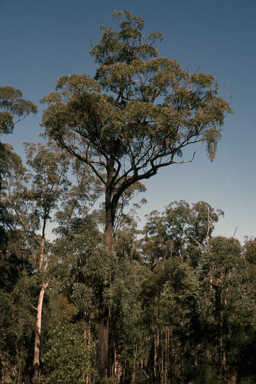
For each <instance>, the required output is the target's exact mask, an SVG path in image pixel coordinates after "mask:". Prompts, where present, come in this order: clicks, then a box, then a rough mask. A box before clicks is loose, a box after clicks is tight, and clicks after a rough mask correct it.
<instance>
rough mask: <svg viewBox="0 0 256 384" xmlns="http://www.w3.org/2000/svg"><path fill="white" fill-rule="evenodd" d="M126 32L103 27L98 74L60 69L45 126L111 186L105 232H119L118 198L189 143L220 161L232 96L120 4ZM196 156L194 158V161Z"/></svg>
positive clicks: (177, 157) (97, 52)
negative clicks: (161, 48) (162, 51)
mask: <svg viewBox="0 0 256 384" xmlns="http://www.w3.org/2000/svg"><path fill="white" fill-rule="evenodd" d="M113 18H114V19H117V20H118V21H119V27H120V28H119V31H116V30H115V29H114V28H113V27H106V26H101V31H102V37H101V39H100V41H99V42H98V44H96V45H94V46H93V47H92V48H91V50H90V53H91V55H92V56H93V57H94V58H95V62H96V64H97V68H96V74H95V77H94V78H90V77H89V76H88V75H86V74H83V75H75V74H71V75H69V76H61V77H60V78H59V79H58V81H57V87H56V92H52V93H50V94H49V95H48V96H47V97H45V98H43V102H45V103H48V107H47V108H46V110H45V111H44V113H43V119H42V125H43V126H44V127H45V129H46V133H47V135H49V137H50V138H52V139H54V140H55V141H56V142H57V143H58V145H59V146H60V147H62V148H64V149H66V150H67V151H68V152H69V153H71V154H72V155H74V156H75V157H77V158H78V159H79V160H80V161H82V162H84V163H86V164H88V165H89V166H90V167H91V169H92V170H93V171H94V173H95V174H96V175H97V177H98V178H99V179H100V180H101V182H102V183H103V184H104V186H105V197H106V233H107V237H108V244H109V249H110V250H111V249H112V233H113V225H114V221H115V213H116V207H117V203H118V200H119V199H120V197H121V196H122V194H123V193H124V191H125V190H127V188H129V187H130V186H131V185H132V184H134V183H136V182H137V181H140V180H143V179H148V178H150V177H151V176H153V175H155V174H156V173H157V171H158V169H159V168H162V167H165V166H168V165H172V164H175V163H181V162H186V161H184V160H183V161H180V157H181V156H182V150H183V148H184V147H186V146H188V145H190V144H195V143H197V142H202V141H204V142H205V143H206V147H207V154H208V157H209V158H210V159H211V160H213V159H214V157H215V154H216V147H217V142H218V140H219V139H220V138H221V126H222V125H223V122H224V117H225V114H226V113H231V112H232V110H231V108H230V106H229V103H228V102H227V101H225V100H224V99H223V98H221V97H219V96H218V85H217V83H216V81H215V78H214V76H212V75H206V74H204V73H192V74H190V73H189V72H188V71H183V70H182V69H181V67H180V65H179V63H178V62H177V61H175V60H172V59H168V58H166V57H159V56H158V50H157V49H156V48H155V47H154V46H153V44H154V42H155V41H156V40H157V39H160V40H161V39H162V38H163V37H162V34H161V33H160V32H152V33H150V34H149V35H148V36H147V37H144V36H143V34H142V29H143V27H144V20H142V19H141V18H139V17H137V16H132V14H131V13H130V12H129V11H116V12H114V13H113ZM187 161H189V160H187Z"/></svg>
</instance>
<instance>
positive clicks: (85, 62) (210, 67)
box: [0, 0, 256, 242]
mask: <svg viewBox="0 0 256 384" xmlns="http://www.w3.org/2000/svg"><path fill="white" fill-rule="evenodd" d="M124 9H128V10H129V11H131V12H132V13H133V14H135V15H137V16H140V17H141V18H144V19H145V35H147V34H148V33H149V32H151V31H161V32H162V33H163V35H164V41H163V42H162V43H158V44H157V47H158V49H159V52H160V56H165V57H169V58H172V59H175V60H177V61H179V63H180V64H181V66H182V68H183V69H186V67H187V66H192V67H194V68H196V69H197V68H198V66H199V67H200V71H202V72H205V73H207V74H212V75H214V76H215V77H216V80H217V82H218V84H219V87H220V91H219V94H220V95H221V96H222V97H224V98H225V97H226V96H227V95H228V94H231V95H232V97H231V100H230V101H231V107H232V109H233V111H234V115H228V116H227V118H226V120H225V125H224V129H223V139H222V141H221V142H220V143H219V146H218V152H217V156H216V159H215V160H214V162H213V163H211V162H210V161H209V160H208V159H207V157H206V153H205V148H204V146H203V145H201V144H200V145H197V147H196V148H195V150H197V153H196V156H195V159H194V161H193V162H192V163H188V164H183V165H173V166H170V167H168V168H165V169H163V170H161V171H159V173H158V174H157V175H156V176H155V177H153V178H152V179H150V180H148V181H146V183H145V185H146V188H147V192H146V194H145V196H141V197H145V198H146V199H147V200H148V204H146V205H145V206H144V207H143V208H142V209H141V211H140V212H139V215H140V217H141V219H142V221H141V225H142V224H143V223H144V222H145V219H144V218H143V217H144V215H145V214H147V213H149V212H150V211H152V210H154V209H157V210H159V211H160V212H162V211H163V210H164V207H165V206H166V205H168V204H169V203H170V202H172V201H177V200H185V201H187V202H188V203H190V204H192V203H196V202H197V201H200V200H203V201H206V202H208V203H209V204H211V206H213V207H214V208H216V209H217V208H220V209H222V210H223V211H224V212H225V218H224V219H221V220H220V222H219V223H218V224H217V225H216V229H215V232H214V234H215V235H223V236H227V237H230V236H232V235H233V234H234V232H235V229H236V227H238V228H237V231H236V237H237V238H238V239H239V240H240V241H241V242H243V240H244V236H256V177H255V168H256V150H255V147H256V106H255V104H256V103H255V102H256V23H255V18H256V2H255V0H243V1H241V0H225V1H223V0H193V1H191V0H179V1H170V0H158V1H152V0H136V1H134V0H129V1H124V0H118V1H115V0H94V1H93V2H92V1H89V0H72V1H71V0H41V1H39V0H23V1H20V0H9V1H5V2H4V1H2V2H1V12H0V57H1V60H0V85H1V86H4V85H9V86H12V87H14V88H18V89H20V90H21V91H22V92H23V95H24V97H25V98H26V99H29V100H31V101H33V102H34V103H36V104H37V105H39V99H40V98H41V97H43V96H46V95H47V94H48V93H49V92H51V91H53V90H54V88H55V85H56V80H57V79H58V77H59V76H61V75H69V74H71V73H79V74H81V73H87V74H89V75H90V76H93V75H94V71H95V63H94V61H93V58H91V57H90V55H89V52H88V48H89V47H90V44H91V42H92V44H95V43H97V41H98V39H99V38H100V36H101V34H100V29H99V25H100V24H104V25H115V24H113V22H112V21H111V20H110V18H111V14H112V12H113V11H114V10H124ZM116 27H117V25H116ZM42 109H43V106H42V105H39V113H38V114H37V115H36V116H35V117H33V116H29V117H28V118H26V119H25V120H24V121H23V122H21V123H19V125H17V126H16V128H15V130H14V133H13V135H8V136H3V137H2V140H3V141H7V142H10V143H11V144H12V145H13V146H14V149H15V150H16V151H17V152H18V153H19V154H20V155H22V156H23V146H22V142H24V141H32V142H38V141H40V138H39V137H38V134H39V133H40V132H41V131H42V129H41V128H40V127H39V123H40V120H41V112H42ZM193 150H194V148H191V152H193ZM188 157H189V154H188Z"/></svg>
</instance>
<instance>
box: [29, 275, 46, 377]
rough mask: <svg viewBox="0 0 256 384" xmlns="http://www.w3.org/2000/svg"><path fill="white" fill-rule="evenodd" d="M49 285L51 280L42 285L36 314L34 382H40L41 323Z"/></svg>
mask: <svg viewBox="0 0 256 384" xmlns="http://www.w3.org/2000/svg"><path fill="white" fill-rule="evenodd" d="M48 285H49V282H47V283H46V284H44V283H43V284H42V285H41V290H40V294H39V299H38V305H37V316H36V331H35V346H34V362H33V379H32V383H33V384H38V383H39V372H40V338H41V323H42V310H43V301H44V294H45V291H46V289H47V287H48Z"/></svg>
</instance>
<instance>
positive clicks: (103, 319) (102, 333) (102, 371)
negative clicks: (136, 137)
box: [97, 172, 116, 379]
mask: <svg viewBox="0 0 256 384" xmlns="http://www.w3.org/2000/svg"><path fill="white" fill-rule="evenodd" d="M110 173H111V172H110ZM112 174H113V172H112ZM110 179H111V178H110ZM109 184H110V185H109V187H107V188H106V222H105V234H106V236H107V249H108V252H109V254H111V252H112V251H113V245H114V236H113V235H114V220H115V213H116V204H115V203H113V198H112V196H113V191H112V187H111V182H110V183H109ZM108 283H109V287H110V285H111V264H110V263H109V269H108ZM103 289H104V288H103ZM102 293H103V292H102ZM109 318H110V308H109V306H108V305H107V304H106V303H104V301H103V299H102V301H101V304H100V310H99V323H98V329H97V333H98V345H97V362H98V373H99V379H104V378H108V377H109V376H110V364H109Z"/></svg>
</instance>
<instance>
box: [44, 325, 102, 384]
mask: <svg viewBox="0 0 256 384" xmlns="http://www.w3.org/2000/svg"><path fill="white" fill-rule="evenodd" d="M87 333H88V332H87ZM87 333H86V330H85V325H84V324H83V323H75V324H72V323H71V322H70V321H67V320H63V321H62V322H60V323H58V324H57V326H56V327H55V329H53V330H52V332H51V334H50V337H49V340H48V342H47V345H46V349H47V352H46V353H44V355H43V358H42V362H43V364H44V371H45V372H47V373H46V374H45V375H43V376H42V377H41V379H40V383H58V384H60V383H61V384H62V383H68V384H69V383H70V384H76V383H84V382H85V377H86V376H87V375H90V374H92V373H93V370H92V360H93V349H94V348H95V344H94V343H93V342H92V340H91V338H90V336H89V335H88V334H87Z"/></svg>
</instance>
